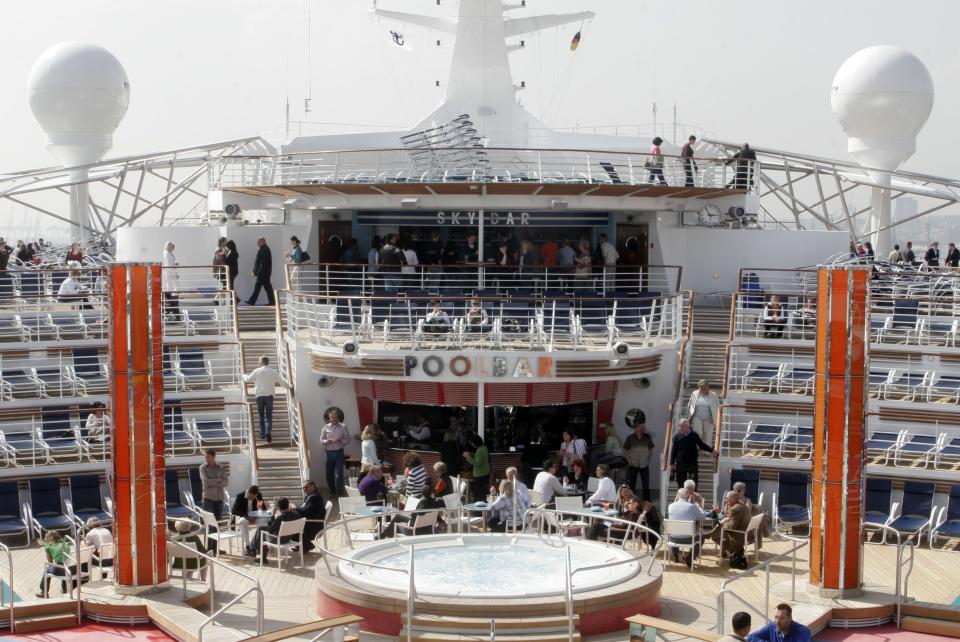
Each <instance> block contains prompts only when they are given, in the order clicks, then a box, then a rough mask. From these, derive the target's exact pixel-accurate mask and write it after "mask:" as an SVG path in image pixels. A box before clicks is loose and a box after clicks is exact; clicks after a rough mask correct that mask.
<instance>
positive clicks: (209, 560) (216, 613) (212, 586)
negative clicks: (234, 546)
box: [167, 520, 264, 642]
mask: <svg viewBox="0 0 960 642" xmlns="http://www.w3.org/2000/svg"><path fill="white" fill-rule="evenodd" d="M182 521H187V522H189V523H190V524H192V525H193V526H195V527H197V528H200V527H201V526H200V524H198V523H196V522H193V521H191V520H182ZM167 546H168V547H170V546H173V547H174V548H179V549H183V550H184V551H185V552H187V553H189V555H190V556H191V557H198V558H200V559H203V560H205V561H206V567H207V568H208V569H209V575H210V579H209V581H208V586H209V593H210V607H209V608H210V615H209V617H207V619H206V620H204V621H203V623H202V624H201V625H200V628H198V629H197V639H198V640H199V642H203V634H204V630H205V629H206V628H207V627H208V626H210V625H212V624H213V623H214V622H216V621H217V619H218V618H219V617H220V616H221V615H223V614H224V613H225V612H226V611H228V610H229V609H230V608H232V607H233V606H235V605H237V604H239V603H240V601H241V600H243V599H244V598H245V597H247V596H248V595H250V594H251V593H254V594H255V595H256V597H257V613H256V631H257V635H260V634H261V633H263V613H264V595H263V588H262V587H261V585H260V580H258V579H257V578H255V577H253V576H252V575H248V574H246V573H244V572H242V571H239V570H237V569H236V568H234V567H233V566H230V565H229V564H224V563H223V562H221V561H220V560H219V559H217V558H216V557H212V556H210V555H207V554H206V553H201V552H200V551H198V550H197V548H196V547H195V546H188V545H186V544H183V543H182V542H178V541H176V540H171V539H168V540H167ZM218 567H219V568H223V569H226V570H227V571H229V572H231V573H234V574H236V575H239V576H240V577H242V578H243V579H245V580H247V581H249V582H251V584H252V586H251V587H250V588H248V589H246V590H244V591H241V592H240V593H239V594H237V595H236V596H234V597H233V599H231V600H230V601H228V602H227V603H226V604H224V605H223V606H221V607H220V608H219V609H218V608H217V584H216V569H217V568H218Z"/></svg>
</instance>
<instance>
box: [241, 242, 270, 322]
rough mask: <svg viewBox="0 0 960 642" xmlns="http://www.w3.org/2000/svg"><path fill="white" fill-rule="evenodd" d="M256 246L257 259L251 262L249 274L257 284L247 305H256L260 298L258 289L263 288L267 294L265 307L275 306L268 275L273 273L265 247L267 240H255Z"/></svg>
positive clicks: (268, 252) (268, 251)
mask: <svg viewBox="0 0 960 642" xmlns="http://www.w3.org/2000/svg"><path fill="white" fill-rule="evenodd" d="M257 245H259V246H260V249H259V250H257V258H255V259H254V260H253V272H251V274H252V275H253V278H255V279H256V280H257V283H256V285H255V286H254V288H253V296H251V297H250V300H249V301H247V305H256V304H257V299H258V298H259V297H260V288H263V289H264V290H265V291H266V293H267V305H276V301H274V299H273V286H272V285H270V274H271V272H273V255H272V254H271V253H270V248H269V247H268V246H267V239H265V238H263V237H262V236H261V237H260V238H258V239H257Z"/></svg>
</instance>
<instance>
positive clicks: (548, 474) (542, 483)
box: [533, 459, 567, 506]
mask: <svg viewBox="0 0 960 642" xmlns="http://www.w3.org/2000/svg"><path fill="white" fill-rule="evenodd" d="M533 490H534V492H536V493H540V497H542V498H543V504H544V505H545V506H547V505H551V504H553V498H554V497H555V496H557V495H560V496H561V497H566V495H567V489H566V488H564V487H563V484H561V483H560V480H559V479H557V462H555V461H553V460H552V459H547V460H545V461H544V462H543V470H541V471H540V472H539V473H537V478H536V479H535V480H534V481H533Z"/></svg>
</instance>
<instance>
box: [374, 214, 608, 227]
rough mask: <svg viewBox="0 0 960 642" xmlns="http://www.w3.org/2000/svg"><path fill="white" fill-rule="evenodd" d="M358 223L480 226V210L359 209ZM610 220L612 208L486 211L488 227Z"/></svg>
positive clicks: (601, 223) (600, 224) (584, 224)
mask: <svg viewBox="0 0 960 642" xmlns="http://www.w3.org/2000/svg"><path fill="white" fill-rule="evenodd" d="M356 223H357V224H358V225H382V226H385V227H400V226H407V225H413V226H432V227H477V226H479V225H480V212H478V211H477V210H442V211H433V210H431V211H414V212H411V211H399V212H367V211H365V212H358V213H357V218H356ZM609 224H610V213H609V212H570V211H556V210H549V211H526V212H524V211H516V212H500V211H487V212H484V213H483V225H484V226H485V227H606V226H607V225H609Z"/></svg>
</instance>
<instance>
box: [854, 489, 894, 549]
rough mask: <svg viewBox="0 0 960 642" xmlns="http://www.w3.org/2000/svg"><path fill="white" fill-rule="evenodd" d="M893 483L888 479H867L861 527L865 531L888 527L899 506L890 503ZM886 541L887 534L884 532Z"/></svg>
mask: <svg viewBox="0 0 960 642" xmlns="http://www.w3.org/2000/svg"><path fill="white" fill-rule="evenodd" d="M892 497H893V481H892V480H890V479H876V478H868V479H867V482H866V488H865V489H864V501H863V526H864V528H866V529H868V530H869V529H871V527H873V528H876V527H877V526H888V525H889V524H890V522H892V521H893V519H894V517H895V516H896V514H897V508H898V506H899V504H897V503H896V502H891V499H892ZM883 539H884V541H886V539H887V533H886V531H884V533H883Z"/></svg>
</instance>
